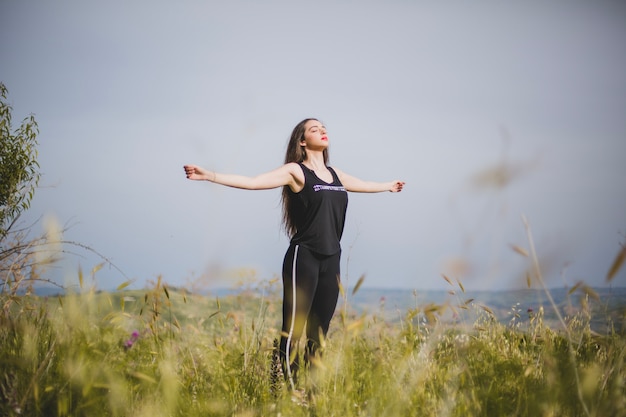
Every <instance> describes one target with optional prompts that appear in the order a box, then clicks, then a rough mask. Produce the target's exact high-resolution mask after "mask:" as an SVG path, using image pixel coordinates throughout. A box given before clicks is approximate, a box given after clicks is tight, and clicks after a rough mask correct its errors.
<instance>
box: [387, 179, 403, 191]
mask: <svg viewBox="0 0 626 417" xmlns="http://www.w3.org/2000/svg"><path fill="white" fill-rule="evenodd" d="M403 187H404V181H394V182H392V183H391V188H390V189H389V191H391V192H392V193H399V192H400V191H402V188H403Z"/></svg>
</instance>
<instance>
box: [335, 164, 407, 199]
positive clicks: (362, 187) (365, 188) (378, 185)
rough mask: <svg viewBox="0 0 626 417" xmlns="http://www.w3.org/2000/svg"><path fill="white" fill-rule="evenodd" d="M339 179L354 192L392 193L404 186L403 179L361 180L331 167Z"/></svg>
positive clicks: (347, 188) (397, 191)
mask: <svg viewBox="0 0 626 417" xmlns="http://www.w3.org/2000/svg"><path fill="white" fill-rule="evenodd" d="M333 169H334V170H335V172H337V175H338V176H339V180H340V181H341V183H342V184H343V186H344V187H345V188H346V190H348V191H352V192H355V193H380V192H383V191H390V192H392V193H399V192H400V191H402V188H403V187H404V181H399V180H394V181H389V182H376V181H363V180H361V179H359V178H356V177H353V176H352V175H348V174H346V173H345V172H342V171H340V170H338V169H337V168H333Z"/></svg>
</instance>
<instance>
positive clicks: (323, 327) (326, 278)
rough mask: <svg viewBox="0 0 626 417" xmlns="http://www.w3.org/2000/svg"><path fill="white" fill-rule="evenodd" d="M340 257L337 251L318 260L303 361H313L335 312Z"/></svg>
mask: <svg viewBox="0 0 626 417" xmlns="http://www.w3.org/2000/svg"><path fill="white" fill-rule="evenodd" d="M340 257H341V253H337V254H335V255H331V256H326V257H323V258H322V260H321V262H320V272H319V278H318V282H317V289H316V291H315V296H314V297H313V302H312V304H311V309H310V312H309V317H308V320H307V329H306V334H307V350H306V357H305V362H313V363H314V361H315V357H316V355H317V353H318V350H319V348H320V347H321V345H322V341H323V339H324V338H325V337H326V334H327V333H328V328H329V326H330V321H331V319H332V318H333V315H334V314H335V308H336V307H337V299H338V297H339V277H340V271H339V265H340Z"/></svg>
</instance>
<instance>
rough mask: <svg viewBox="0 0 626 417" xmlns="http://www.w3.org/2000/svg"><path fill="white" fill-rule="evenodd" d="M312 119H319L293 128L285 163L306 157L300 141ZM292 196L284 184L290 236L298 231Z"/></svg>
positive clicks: (285, 216)
mask: <svg viewBox="0 0 626 417" xmlns="http://www.w3.org/2000/svg"><path fill="white" fill-rule="evenodd" d="M311 120H315V121H318V120H317V119H314V118H309V119H304V120H303V121H301V122H300V123H298V124H297V125H296V127H294V128H293V131H292V132H291V138H289V143H288V144H287V152H286V153H285V164H288V163H290V162H296V163H300V162H303V161H304V160H305V159H306V149H305V147H304V146H302V145H301V144H300V142H302V141H303V140H304V131H305V126H304V125H306V123H307V122H309V121H311ZM326 163H328V148H326V149H324V164H326ZM292 197H293V193H292V192H291V190H290V189H289V186H288V185H285V186H283V192H282V198H281V200H282V203H283V227H284V229H285V232H286V233H287V236H289V237H290V238H291V237H293V236H294V235H295V234H296V232H297V231H298V230H297V229H296V225H295V224H294V222H293V215H292V210H291V207H292V201H291V199H292Z"/></svg>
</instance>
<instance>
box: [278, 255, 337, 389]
mask: <svg viewBox="0 0 626 417" xmlns="http://www.w3.org/2000/svg"><path fill="white" fill-rule="evenodd" d="M340 257H341V252H338V253H336V254H335V255H330V256H324V255H319V254H316V253H315V252H312V251H310V250H309V249H307V248H304V247H302V246H299V245H291V246H290V247H289V249H288V250H287V253H286V254H285V260H284V262H283V327H282V332H281V338H280V359H281V363H282V366H283V372H284V374H285V378H287V380H288V381H289V382H290V383H291V387H292V388H293V384H294V379H295V375H296V373H297V370H298V353H297V343H298V341H299V340H300V337H301V336H302V332H303V330H304V326H305V324H306V336H307V343H306V350H305V356H304V360H305V363H309V362H310V359H311V358H312V357H315V355H316V353H317V350H318V349H319V347H320V344H321V340H322V338H323V337H325V336H326V334H327V333H328V326H329V325H330V320H331V319H332V317H333V314H334V313H335V307H336V306H337V298H338V296H339V260H340Z"/></svg>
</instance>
